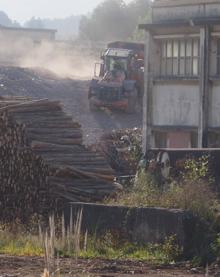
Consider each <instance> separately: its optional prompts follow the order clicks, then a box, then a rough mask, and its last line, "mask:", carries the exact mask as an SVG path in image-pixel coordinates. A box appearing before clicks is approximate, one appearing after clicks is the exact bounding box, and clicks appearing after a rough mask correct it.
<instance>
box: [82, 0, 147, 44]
mask: <svg viewBox="0 0 220 277" xmlns="http://www.w3.org/2000/svg"><path fill="white" fill-rule="evenodd" d="M149 7H150V0H134V1H132V2H130V3H129V4H127V5H126V4H125V2H124V1H123V0H105V1H104V2H103V3H101V4H100V5H98V6H97V7H96V8H95V9H94V11H93V12H92V14H91V15H90V16H83V17H82V19H81V22H80V29H79V33H80V37H81V38H83V39H88V40H91V41H107V40H113V39H120V40H124V39H128V38H129V37H132V36H133V33H134V31H135V30H136V29H137V25H138V23H139V21H140V18H144V17H146V15H147V14H148V11H149Z"/></svg>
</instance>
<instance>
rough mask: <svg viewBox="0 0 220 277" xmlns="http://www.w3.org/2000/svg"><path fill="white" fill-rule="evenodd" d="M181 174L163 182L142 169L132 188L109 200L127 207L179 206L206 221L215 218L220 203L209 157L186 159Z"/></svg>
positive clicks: (219, 208) (153, 174)
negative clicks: (214, 189)
mask: <svg viewBox="0 0 220 277" xmlns="http://www.w3.org/2000/svg"><path fill="white" fill-rule="evenodd" d="M180 176H181V178H180V179H178V180H172V181H171V182H170V183H169V184H163V185H161V183H160V178H159V176H157V175H156V174H155V172H153V173H151V172H150V171H148V172H145V171H144V170H140V171H139V172H138V173H137V175H136V178H135V181H134V184H133V186H132V187H129V189H125V190H124V191H122V192H120V193H119V194H118V195H117V197H116V198H114V199H113V200H112V199H110V200H107V202H108V203H109V202H110V203H112V202H113V203H114V204H123V205H128V206H147V207H149V206H151V207H152V206H154V207H164V208H180V209H184V210H189V211H191V212H192V213H193V214H194V215H196V216H199V217H201V218H203V219H205V220H208V221H213V220H215V218H216V214H217V212H218V211H220V202H219V200H218V197H217V195H216V193H215V192H214V191H213V188H212V182H213V178H212V176H211V174H210V170H209V157H208V156H203V157H201V158H199V159H198V160H193V159H187V160H185V161H184V165H183V171H182V173H181V174H180Z"/></svg>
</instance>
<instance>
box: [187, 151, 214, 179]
mask: <svg viewBox="0 0 220 277" xmlns="http://www.w3.org/2000/svg"><path fill="white" fill-rule="evenodd" d="M209 162H210V156H209V155H204V156H202V157H200V158H198V159H187V160H186V161H185V163H184V173H183V178H184V179H186V180H190V181H192V182H193V181H194V182H196V181H198V180H201V179H204V178H206V179H208V181H209V182H212V181H213V178H212V176H210V170H209Z"/></svg>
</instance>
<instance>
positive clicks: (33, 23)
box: [24, 16, 44, 29]
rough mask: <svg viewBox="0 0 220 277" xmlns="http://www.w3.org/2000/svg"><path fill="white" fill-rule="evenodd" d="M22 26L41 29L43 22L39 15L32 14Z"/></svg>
mask: <svg viewBox="0 0 220 277" xmlns="http://www.w3.org/2000/svg"><path fill="white" fill-rule="evenodd" d="M24 26H25V27H27V28H34V29H43V28H44V24H43V22H42V20H41V19H40V18H39V17H38V18H36V17H35V16H33V17H32V18H31V19H30V20H29V21H27V22H26V23H25V24H24Z"/></svg>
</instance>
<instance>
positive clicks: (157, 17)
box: [153, 0, 220, 22]
mask: <svg viewBox="0 0 220 277" xmlns="http://www.w3.org/2000/svg"><path fill="white" fill-rule="evenodd" d="M211 16H220V6H219V1H216V0H211V1H203V0H191V1H188V0H185V1H183V0H180V1H172V0H163V1H155V3H154V5H153V22H159V21H162V20H180V19H187V18H188V19H190V18H196V17H197V18H198V17H211Z"/></svg>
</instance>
